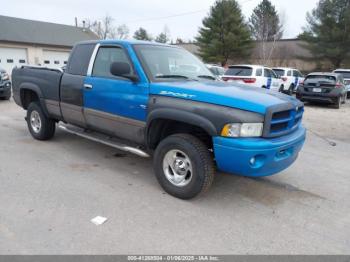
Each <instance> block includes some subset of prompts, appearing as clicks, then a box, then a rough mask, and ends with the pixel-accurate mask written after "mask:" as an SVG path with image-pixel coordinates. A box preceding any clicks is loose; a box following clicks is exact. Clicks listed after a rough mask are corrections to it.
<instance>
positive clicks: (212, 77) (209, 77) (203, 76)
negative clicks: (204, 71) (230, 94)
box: [197, 75, 217, 80]
mask: <svg viewBox="0 0 350 262" xmlns="http://www.w3.org/2000/svg"><path fill="white" fill-rule="evenodd" d="M197 77H198V78H205V79H210V80H217V79H216V78H215V77H214V76H210V75H200V76H197Z"/></svg>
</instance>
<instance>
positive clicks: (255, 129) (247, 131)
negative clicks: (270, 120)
mask: <svg viewBox="0 0 350 262" xmlns="http://www.w3.org/2000/svg"><path fill="white" fill-rule="evenodd" d="M263 129H264V124H263V123H244V124H227V125H225V126H224V128H223V129H222V131H221V136H224V137H261V136H262V133H263Z"/></svg>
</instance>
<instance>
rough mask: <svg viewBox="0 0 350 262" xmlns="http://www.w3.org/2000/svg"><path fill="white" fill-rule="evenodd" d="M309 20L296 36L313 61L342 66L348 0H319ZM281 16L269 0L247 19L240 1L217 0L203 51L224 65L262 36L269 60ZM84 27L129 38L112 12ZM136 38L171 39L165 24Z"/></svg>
mask: <svg viewBox="0 0 350 262" xmlns="http://www.w3.org/2000/svg"><path fill="white" fill-rule="evenodd" d="M306 19H307V23H306V26H305V27H304V28H303V32H302V33H301V34H300V35H299V36H298V38H299V39H301V40H303V41H304V42H305V43H306V44H304V45H303V46H304V48H306V49H308V50H309V51H310V52H311V54H312V55H313V57H314V60H315V61H321V60H328V61H330V62H331V63H332V64H333V65H334V67H340V66H341V65H342V63H343V62H344V61H347V60H348V59H349V56H350V0H320V1H319V2H318V3H317V6H316V7H315V9H313V10H312V11H311V12H308V13H307V18H306ZM283 20H284V19H283V16H281V15H280V14H279V13H278V12H277V10H276V8H275V6H274V5H272V3H271V2H270V0H262V1H261V2H260V3H259V4H258V5H257V6H256V8H254V10H253V12H252V14H251V16H250V17H249V19H248V20H246V19H245V17H244V16H243V14H242V10H241V7H240V5H239V3H238V1H237V0H216V1H215V3H214V4H213V6H212V7H211V8H210V11H209V13H208V15H207V16H206V17H205V18H204V19H203V21H202V26H201V27H200V29H199V32H198V36H197V37H196V38H195V42H196V43H197V44H198V46H199V48H200V52H199V55H200V56H201V57H202V58H203V60H205V61H206V62H214V63H217V62H221V64H222V65H226V64H227V62H228V61H229V60H233V59H240V60H242V59H247V58H249V57H250V55H251V51H252V48H253V47H254V41H258V42H260V45H259V46H260V49H261V50H258V51H259V53H260V54H259V55H260V57H261V58H262V60H263V61H265V62H266V61H268V59H269V58H270V56H271V54H272V53H271V52H272V51H271V50H268V49H267V48H266V43H267V42H271V41H277V40H279V39H281V38H282V37H283V32H284V21H283ZM86 26H87V28H89V29H90V30H91V31H93V32H95V33H96V34H97V35H98V36H99V37H100V38H101V39H112V38H118V39H126V38H129V37H130V30H129V28H128V27H127V26H126V25H125V24H123V25H119V26H117V27H116V26H114V21H113V18H112V17H110V16H106V17H105V18H103V19H102V20H100V21H98V20H96V21H90V20H86ZM133 38H134V39H137V40H146V41H156V42H160V43H169V42H170V41H171V42H173V41H172V40H171V38H170V31H169V29H168V28H167V27H166V26H165V27H164V29H163V31H162V32H161V33H160V34H159V35H157V36H156V37H153V36H152V35H151V34H149V33H148V32H147V30H146V29H144V28H142V27H140V28H139V29H138V30H136V31H135V32H134V34H133ZM176 43H183V40H182V39H179V38H178V39H176Z"/></svg>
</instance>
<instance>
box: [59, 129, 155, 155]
mask: <svg viewBox="0 0 350 262" xmlns="http://www.w3.org/2000/svg"><path fill="white" fill-rule="evenodd" d="M58 128H59V129H61V130H63V131H65V132H67V133H70V134H74V135H77V136H80V137H83V138H86V139H89V140H91V141H95V142H98V143H101V144H104V145H107V146H110V147H114V148H116V149H119V150H122V151H125V152H129V153H132V154H135V155H138V156H141V157H150V156H149V154H147V153H146V152H144V151H142V150H141V149H138V148H136V147H131V146H128V145H125V144H123V143H120V142H119V141H117V140H116V139H113V138H111V137H109V136H106V135H103V134H100V133H96V132H87V131H85V130H84V129H82V128H79V127H75V126H72V125H66V124H63V123H60V124H58Z"/></svg>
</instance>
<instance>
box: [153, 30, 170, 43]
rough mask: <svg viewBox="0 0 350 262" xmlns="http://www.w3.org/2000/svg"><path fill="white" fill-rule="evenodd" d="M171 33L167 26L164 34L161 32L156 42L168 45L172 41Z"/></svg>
mask: <svg viewBox="0 0 350 262" xmlns="http://www.w3.org/2000/svg"><path fill="white" fill-rule="evenodd" d="M169 35H170V33H169V29H168V27H167V26H165V27H164V29H163V32H161V33H160V34H159V35H158V36H157V37H156V39H155V41H156V42H158V43H163V44H166V43H168V42H169V41H170V37H169Z"/></svg>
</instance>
